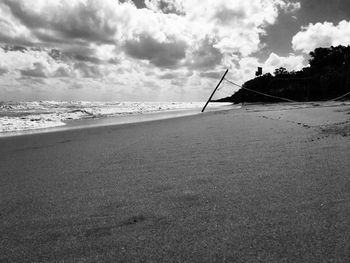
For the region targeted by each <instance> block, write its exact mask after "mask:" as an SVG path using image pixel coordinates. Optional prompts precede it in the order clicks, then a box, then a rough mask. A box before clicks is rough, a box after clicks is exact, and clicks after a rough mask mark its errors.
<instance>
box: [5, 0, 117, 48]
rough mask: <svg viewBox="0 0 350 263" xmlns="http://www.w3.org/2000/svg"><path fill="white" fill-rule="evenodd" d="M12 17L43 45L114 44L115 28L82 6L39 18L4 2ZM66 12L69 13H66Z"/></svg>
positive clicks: (18, 4) (15, 5)
mask: <svg viewBox="0 0 350 263" xmlns="http://www.w3.org/2000/svg"><path fill="white" fill-rule="evenodd" d="M3 3H4V4H6V5H7V6H8V7H9V9H10V11H11V13H12V14H13V15H14V16H15V17H16V18H17V19H18V20H20V21H21V23H22V24H23V25H25V26H26V27H27V28H30V29H31V30H32V33H34V35H36V36H37V37H38V38H39V39H40V40H41V41H44V42H56V43H57V42H58V43H60V42H64V41H65V40H66V41H67V42H72V40H78V41H79V40H84V41H93V42H96V43H114V39H113V37H114V35H115V32H116V28H115V27H114V26H111V25H110V23H108V19H106V17H104V16H101V15H99V10H97V9H94V8H90V7H89V6H87V5H85V4H82V3H81V4H79V5H77V6H75V7H74V8H72V9H69V10H68V9H67V10H55V11H56V14H55V13H54V12H53V15H52V16H45V15H42V16H40V15H38V14H37V13H35V12H34V11H32V10H29V9H25V8H24V7H23V6H22V4H21V3H20V2H16V1H11V0H3ZM64 11H66V13H64Z"/></svg>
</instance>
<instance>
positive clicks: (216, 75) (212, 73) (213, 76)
mask: <svg viewBox="0 0 350 263" xmlns="http://www.w3.org/2000/svg"><path fill="white" fill-rule="evenodd" d="M199 76H201V77H204V78H210V79H220V77H221V76H222V72H221V71H207V72H201V73H200V74H199Z"/></svg>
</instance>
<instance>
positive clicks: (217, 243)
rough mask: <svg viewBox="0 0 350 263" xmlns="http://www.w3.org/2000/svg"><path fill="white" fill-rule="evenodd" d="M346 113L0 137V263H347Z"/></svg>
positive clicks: (255, 115)
mask: <svg viewBox="0 0 350 263" xmlns="http://www.w3.org/2000/svg"><path fill="white" fill-rule="evenodd" d="M317 105H318V106H317ZM349 113H350V105H349V104H342V103H338V104H336V105H331V104H329V105H324V104H322V103H320V104H309V105H290V104H280V105H261V106H258V105H246V106H243V107H242V108H241V109H235V110H226V111H217V112H208V113H204V114H200V115H195V116H186V117H181V118H175V119H166V120H157V121H150V122H143V123H135V124H125V125H114V126H106V127H94V128H89V129H76V130H66V131H60V132H52V133H46V134H32V135H25V136H17V137H9V138H0V219H1V220H0V262H349V261H350V235H349V233H350V173H349V171H350V141H349V136H350V115H349Z"/></svg>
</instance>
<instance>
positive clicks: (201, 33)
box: [0, 0, 350, 101]
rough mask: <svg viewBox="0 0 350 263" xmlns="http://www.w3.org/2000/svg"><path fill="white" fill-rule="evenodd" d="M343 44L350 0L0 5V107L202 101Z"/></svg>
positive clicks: (349, 39) (92, 0) (95, 0)
mask: <svg viewBox="0 0 350 263" xmlns="http://www.w3.org/2000/svg"><path fill="white" fill-rule="evenodd" d="M349 44H350V1H349V0H294V1H287V0H245V1H242V0H35V1H29V0H0V101H7V100H13V101H15V100H21V101H31V100H90V101H204V100H206V99H207V97H208V96H209V95H210V93H211V91H212V90H213V88H214V87H215V85H216V84H217V82H218V80H219V79H220V77H221V75H222V74H223V72H224V71H225V70H226V69H229V73H228V76H227V77H228V78H229V79H231V80H232V81H235V82H236V83H238V84H243V83H244V82H245V81H247V80H249V79H251V78H253V77H254V75H255V71H256V70H257V67H262V68H263V73H267V72H271V73H272V72H273V71H274V69H275V68H279V67H285V68H287V69H288V70H300V69H302V68H303V67H306V66H307V65H308V58H309V57H308V54H309V52H310V51H312V50H313V49H315V48H316V47H329V46H331V45H334V46H336V45H349ZM225 89H226V91H227V92H229V93H231V94H232V93H233V92H234V91H236V90H237V88H235V87H233V86H232V87H229V88H227V87H226V86H225Z"/></svg>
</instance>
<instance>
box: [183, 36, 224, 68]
mask: <svg viewBox="0 0 350 263" xmlns="http://www.w3.org/2000/svg"><path fill="white" fill-rule="evenodd" d="M213 41H214V40H210V39H209V38H208V37H206V38H205V39H203V40H202V41H200V42H199V43H198V44H197V45H195V46H194V47H193V49H192V50H191V52H190V55H189V58H188V62H187V65H188V67H189V68H191V69H208V68H215V67H216V66H217V65H219V64H220V63H221V61H222V59H223V57H224V55H223V54H222V53H221V52H220V50H219V49H218V48H216V47H215V46H214V43H213Z"/></svg>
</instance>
